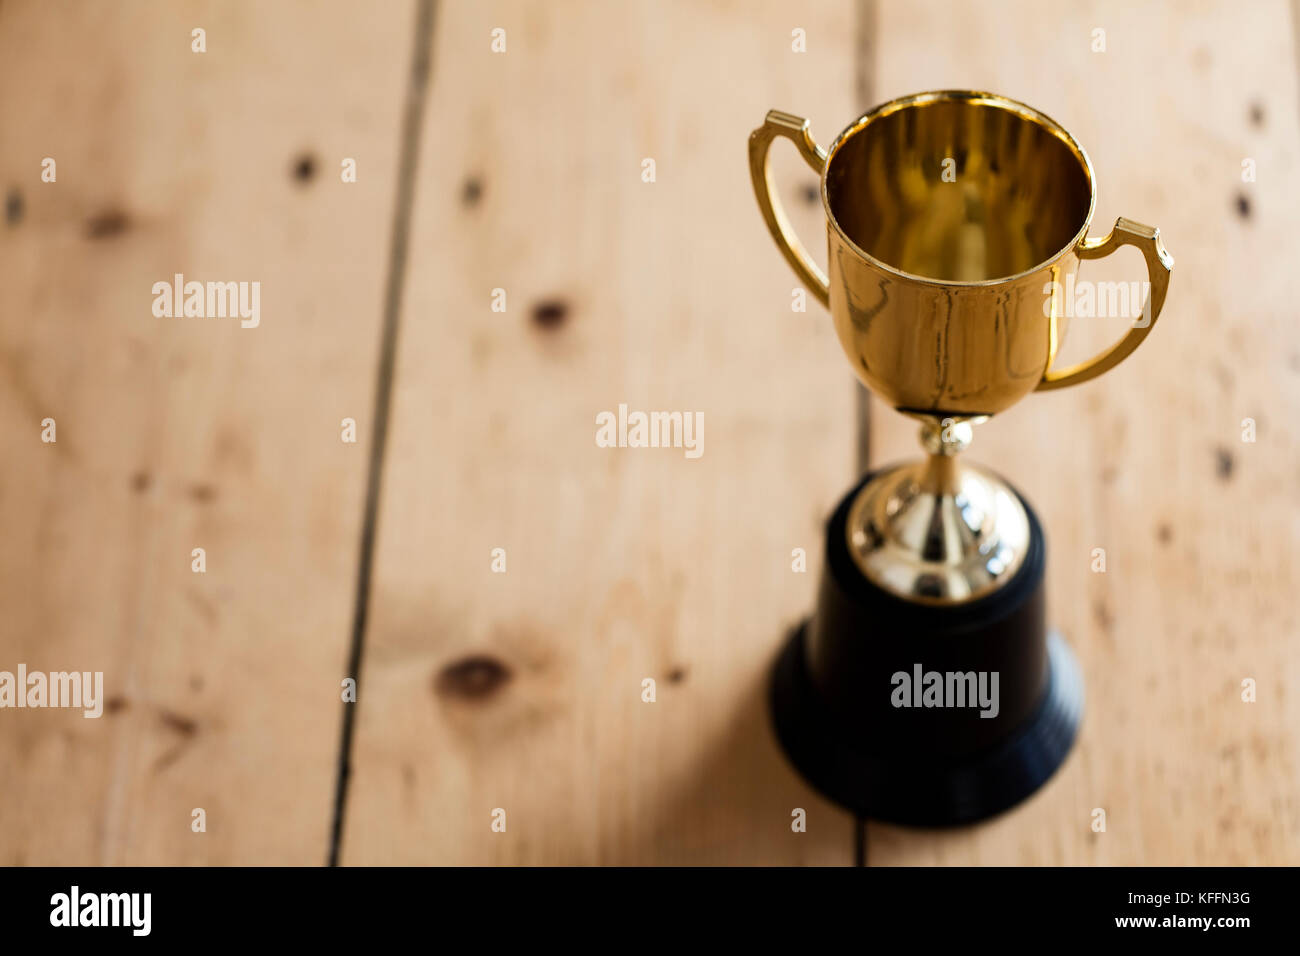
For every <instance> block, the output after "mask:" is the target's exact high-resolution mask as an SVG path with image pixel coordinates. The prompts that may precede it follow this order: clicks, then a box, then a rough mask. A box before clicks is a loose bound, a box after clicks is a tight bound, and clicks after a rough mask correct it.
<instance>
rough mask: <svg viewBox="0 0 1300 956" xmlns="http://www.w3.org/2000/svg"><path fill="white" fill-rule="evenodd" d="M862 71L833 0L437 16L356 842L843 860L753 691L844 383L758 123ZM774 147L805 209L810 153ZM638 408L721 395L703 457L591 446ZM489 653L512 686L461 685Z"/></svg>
mask: <svg viewBox="0 0 1300 956" xmlns="http://www.w3.org/2000/svg"><path fill="white" fill-rule="evenodd" d="M797 26H802V27H803V28H804V29H806V30H807V32H808V36H809V38H810V39H809V44H810V49H812V50H814V51H816V52H815V55H814V54H813V53H808V54H796V53H794V52H792V51H791V30H792V29H794V28H795V27H797ZM494 27H502V28H504V29H505V30H506V37H507V51H506V53H504V54H492V53H491V52H490V50H489V34H490V32H491V30H492V29H493V28H494ZM852 70H853V19H852V11H851V9H849V8H847V7H844V6H843V5H835V4H821V5H814V6H813V7H810V8H807V9H804V10H802V11H801V12H800V14H799V16H798V18H795V19H792V18H791V14H790V12H789V10H788V8H783V7H781V6H778V5H774V4H767V5H758V6H752V7H746V8H745V10H744V11H743V13H742V11H740V10H739V9H725V10H724V9H720V8H717V7H708V6H698V5H686V4H648V3H647V4H630V5H621V4H620V5H611V4H606V3H599V2H590V3H576V4H563V5H558V6H554V7H551V6H548V7H545V8H543V7H540V6H538V5H536V4H528V3H508V4H447V5H445V6H444V7H443V8H442V9H441V10H440V11H439V22H438V26H437V34H436V46H435V57H434V74H433V89H432V92H431V100H430V103H429V111H428V116H427V119H426V123H427V127H426V130H425V139H424V142H425V143H426V144H427V149H426V150H425V155H424V159H423V162H422V164H421V169H420V176H419V181H420V195H419V199H418V204H417V208H416V211H415V218H414V223H413V233H412V242H411V254H412V261H413V266H412V269H411V272H410V276H409V283H408V287H407V291H406V308H405V312H404V315H403V326H402V332H401V346H400V349H399V360H398V368H397V376H396V383H395V397H394V419H393V428H394V431H393V435H392V440H391V443H390V455H389V459H388V461H387V463H386V466H385V473H384V489H383V510H382V514H381V521H380V530H379V541H378V546H377V557H376V566H375V574H376V578H375V587H374V590H373V594H372V602H373V607H372V627H371V629H370V633H369V635H368V637H367V652H366V658H365V667H364V671H363V677H362V687H363V688H364V693H363V695H362V698H361V700H360V702H359V707H360V712H359V715H358V738H357V750H356V757H355V767H354V771H355V775H354V782H353V788H352V797H351V801H350V805H349V813H348V817H347V831H346V835H345V840H344V856H343V858H344V861H345V862H348V863H387V862H401V863H418V862H445V863H484V862H487V863H652V862H844V861H847V860H849V859H851V837H852V822H851V820H850V819H849V818H848V817H847V816H846V815H845V814H844V813H843V812H841V811H839V810H836V809H833V808H832V807H831V806H830V805H828V804H827V803H826V802H825V801H823V800H821V799H820V798H818V797H817V796H815V795H814V794H813V793H811V792H810V791H809V790H808V788H807V787H806V786H804V785H803V784H802V783H801V782H800V781H799V779H798V778H797V777H796V776H795V775H794V773H793V772H792V771H791V770H790V769H789V768H788V767H787V766H786V765H785V763H784V762H783V761H782V760H781V758H780V756H779V754H778V751H777V748H776V745H775V742H774V740H773V738H772V736H771V733H770V731H769V728H768V721H767V716H766V711H765V705H764V700H765V682H766V674H767V667H768V664H769V661H770V658H771V655H772V652H773V650H774V648H775V647H776V646H777V644H778V642H779V640H780V639H781V637H782V635H783V633H784V631H785V630H786V629H787V628H788V627H789V626H790V625H792V624H793V623H794V622H795V621H797V620H798V618H799V617H800V615H802V614H803V613H804V612H805V610H806V609H807V607H808V606H809V603H810V601H811V599H812V594H813V586H814V585H815V583H816V582H815V575H814V574H811V573H809V574H793V573H791V570H790V569H791V551H792V549H794V548H796V547H803V548H804V549H806V550H807V551H808V552H809V553H810V554H811V555H812V559H811V564H812V566H813V567H814V568H815V567H816V562H817V560H818V558H817V550H818V547H819V546H818V541H819V539H820V526H821V520H822V516H823V514H824V513H825V511H826V509H827V508H828V507H829V506H830V505H831V504H832V502H833V501H834V499H835V496H836V495H837V494H838V493H839V492H840V490H841V489H842V487H843V485H844V484H845V482H846V481H847V480H848V479H849V477H850V476H851V461H852V457H851V456H852V435H853V428H854V424H853V418H852V395H853V392H852V388H853V385H852V383H851V381H850V380H849V379H848V378H847V376H845V375H842V374H840V369H839V368H837V367H836V366H835V365H832V364H830V363H829V362H828V361H827V359H828V358H833V352H832V350H833V349H834V347H835V346H834V333H833V331H832V329H831V328H830V325H829V323H828V322H827V321H825V316H824V315H820V314H818V313H817V311H816V306H815V304H814V306H813V307H811V308H810V309H809V310H808V312H806V313H803V314H796V313H793V312H792V311H791V305H790V303H791V290H792V288H793V287H794V286H795V285H796V283H795V281H794V280H793V279H792V277H791V276H790V275H789V274H788V273H787V271H786V269H785V266H784V264H782V263H781V262H780V260H779V259H777V258H776V257H775V255H774V253H773V250H772V248H771V243H770V240H769V239H768V237H767V234H766V232H765V231H764V229H763V226H762V221H761V219H760V218H759V216H758V213H757V210H756V209H755V207H754V204H753V196H752V192H751V189H750V185H749V181H748V177H747V173H746V165H745V144H746V139H747V137H748V134H749V131H750V130H751V129H753V128H754V127H755V126H757V125H759V124H760V123H761V122H762V119H763V116H764V114H765V113H766V111H767V110H768V109H770V108H772V107H774V106H778V105H785V106H788V107H794V106H797V105H799V104H806V105H807V107H808V108H809V109H810V110H811V111H812V112H813V115H814V116H816V117H817V119H818V120H819V121H820V122H822V123H832V122H835V121H837V119H838V118H839V117H843V116H846V115H848V114H849V113H851V112H852V108H853V104H852V102H851V92H852V90H851V83H850V81H851V77H852ZM647 157H649V158H653V159H654V160H655V163H656V181H655V182H653V183H646V182H643V181H642V178H641V173H642V160H643V159H645V158H647ZM781 160H782V164H781V167H780V168H781V169H783V170H784V171H785V174H784V179H783V181H784V182H785V183H787V184H788V185H789V187H790V188H789V189H788V193H789V194H790V195H791V198H792V199H794V200H795V201H796V202H797V203H798V205H799V206H801V207H803V208H802V210H801V213H802V214H801V216H800V225H801V226H802V227H804V228H805V229H806V230H808V231H810V232H813V231H814V230H815V229H816V228H817V220H816V217H815V216H814V215H813V213H814V212H815V211H816V207H814V206H812V205H811V204H809V203H807V202H806V201H804V200H803V199H802V198H801V197H800V196H799V193H800V192H801V188H798V187H802V186H803V185H804V184H814V185H815V182H816V177H815V176H814V175H813V174H812V173H811V172H810V171H809V170H808V169H807V168H806V167H800V166H799V164H798V162H799V161H798V160H797V159H796V158H795V157H794V155H793V150H790V151H789V155H787V154H786V153H785V151H782V154H781ZM468 179H474V180H476V181H478V182H479V183H480V184H481V188H482V197H481V200H480V201H479V202H478V203H477V204H476V205H473V206H467V205H466V203H465V202H464V200H463V187H462V184H463V183H464V182H465V181H466V180H468ZM814 234H815V232H814ZM496 288H500V289H504V290H505V292H506V297H507V298H506V305H507V311H506V312H504V313H495V312H493V311H491V308H490V306H491V302H492V290H493V289H496ZM547 302H558V303H563V306H564V308H565V309H566V314H565V316H564V317H563V319H562V320H561V321H559V322H558V324H554V325H550V326H546V325H539V324H538V322H537V321H536V320H535V319H534V309H535V308H536V306H537V305H538V304H542V303H547ZM828 372H829V374H828ZM621 402H625V403H627V404H628V405H629V407H630V408H632V409H642V410H679V411H696V410H699V411H702V412H703V413H704V419H705V429H704V436H703V437H704V454H703V456H702V457H700V458H698V459H695V460H688V459H687V458H686V456H685V454H684V451H683V450H680V449H609V448H598V447H596V444H595V433H596V427H595V420H596V415H597V414H598V413H599V412H600V411H602V410H611V411H616V410H617V408H618V405H619V403H621ZM498 547H500V548H504V549H505V551H506V562H507V563H506V569H507V570H506V572H505V573H504V574H495V573H492V572H491V552H492V550H493V549H494V548H498ZM476 657H480V658H481V657H486V658H489V659H490V660H491V661H492V662H493V663H494V664H496V665H497V666H499V667H500V668H501V669H502V670H503V671H504V672H505V674H506V675H507V676H506V677H505V679H504V680H502V681H500V682H499V683H497V684H496V685H495V687H494V689H491V690H489V691H487V692H482V691H480V692H479V693H478V694H477V695H474V694H472V693H471V690H472V689H473V688H478V687H479V683H477V682H476V683H474V684H472V685H471V686H468V687H465V688H462V689H461V690H460V691H458V690H457V686H458V685H456V684H449V682H447V681H442V682H440V681H439V679H438V677H439V675H440V674H441V673H442V672H443V671H444V670H446V669H448V668H454V667H456V666H457V665H458V664H461V663H463V662H465V661H466V660H467V659H470V661H471V663H472V659H473V658H476ZM483 666H486V665H483ZM674 675H676V677H677V679H676V680H674ZM645 678H652V679H654V680H655V681H656V682H657V700H656V702H655V703H653V704H651V703H644V702H643V701H642V698H641V694H642V681H643V680H644V679H645ZM496 808H502V809H504V810H505V811H506V832H505V833H494V832H493V831H492V829H491V823H492V812H493V810H494V809H496ZM795 808H803V809H805V810H806V811H807V812H808V814H809V816H810V821H809V825H808V833H806V834H795V833H792V832H791V813H792V811H793V810H794V809H795Z"/></svg>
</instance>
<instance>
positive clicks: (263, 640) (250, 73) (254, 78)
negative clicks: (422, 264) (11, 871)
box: [0, 2, 413, 864]
mask: <svg viewBox="0 0 1300 956" xmlns="http://www.w3.org/2000/svg"><path fill="white" fill-rule="evenodd" d="M412 20H413V14H412V8H411V5H410V4H407V3H392V4H382V5H379V6H378V7H376V8H374V9H368V10H367V9H362V8H360V7H350V8H349V7H343V6H339V7H338V8H337V9H334V10H333V11H332V13H331V15H330V17H329V18H328V19H324V18H321V17H320V16H319V15H318V14H317V12H316V11H315V8H314V7H313V5H312V4H309V3H275V4H260V3H251V2H245V3H237V4H230V3H187V4H183V5H178V4H157V3H129V4H118V3H114V4H99V3H57V4H56V3H39V4H37V3H29V4H20V3H5V4H4V5H3V6H0V65H2V66H0V69H3V73H4V82H3V83H0V142H3V148H2V149H0V184H2V185H3V188H4V189H5V190H6V192H7V194H8V195H10V196H17V197H18V199H17V200H13V201H14V202H19V203H21V207H22V209H21V213H20V214H19V215H18V216H17V217H16V221H12V220H14V219H15V217H13V216H11V217H10V219H11V221H10V222H9V223H8V224H6V225H3V226H0V441H2V442H3V447H4V449H5V463H4V466H3V468H0V529H2V534H3V544H2V545H0V607H3V609H4V615H3V618H4V620H3V623H2V624H0V669H4V670H8V671H11V672H12V671H14V670H15V668H16V667H17V665H18V664H19V663H20V662H24V663H26V664H27V665H28V667H29V668H31V669H32V670H37V669H44V670H85V671H103V673H104V680H105V684H106V695H107V696H108V698H109V700H110V703H109V709H108V712H107V713H105V715H104V716H103V717H102V718H100V719H98V720H93V719H92V720H88V719H84V718H83V717H82V715H81V713H80V712H79V711H66V710H45V711H33V710H23V711H18V710H5V711H3V712H0V780H3V781H4V785H3V794H4V795H3V798H0V863H4V864H14V863H30V864H36V863H41V864H55V863H57V864H101V863H102V864H123V863H134V864H158V863H187V864H188V863H217V864H225V863H295V864H318V863H321V862H323V861H324V859H325V855H326V846H327V843H328V839H329V826H330V816H331V813H332V805H333V786H334V777H335V770H336V763H337V759H336V758H337V750H338V722H339V718H340V716H341V708H342V704H341V702H340V699H339V695H340V687H339V685H340V681H341V679H342V674H341V671H342V668H343V662H344V660H345V658H346V655H347V647H348V641H349V636H350V635H349V629H350V627H351V617H352V606H353V597H354V596H353V590H354V576H355V574H356V562H357V554H358V538H359V534H360V530H359V529H360V519H361V503H362V498H363V495H364V491H365V471H366V457H365V456H366V446H365V444H364V435H365V430H366V427H367V424H368V417H369V415H370V410H371V403H372V394H373V389H374V363H375V356H376V350H377V347H378V344H379V326H380V306H381V300H382V294H383V282H384V277H385V270H386V266H387V254H388V249H387V246H388V232H389V224H390V220H391V216H392V209H391V206H392V202H393V195H394V190H393V180H394V173H395V169H396V165H397V148H398V118H399V114H400V108H401V103H402V92H403V87H404V81H405V77H406V73H407V71H408V69H409V63H408V59H409V40H408V39H407V35H408V32H409V30H410V26H411V22H412ZM195 27H203V28H204V29H206V31H207V52H206V53H203V54H198V53H193V52H191V30H192V29H194V28H195ZM303 155H311V156H313V157H315V174H314V177H313V178H312V179H311V180H309V181H307V182H303V181H301V180H299V179H297V178H296V176H295V168H296V164H297V163H298V161H299V159H300V157H301V156H303ZM47 156H48V157H52V158H54V159H55V161H56V163H57V166H56V171H57V181H56V182H54V183H43V182H42V181H41V178H40V177H41V162H42V159H43V158H44V157H47ZM344 156H352V157H354V158H356V159H357V161H358V164H359V171H360V172H359V177H358V182H357V183H356V184H354V185H344V184H342V183H341V182H340V176H339V173H340V163H341V160H342V158H343V157H344ZM176 272H182V273H184V274H185V275H186V276H187V278H190V279H196V280H199V281H208V280H236V281H237V280H243V281H253V280H257V281H260V282H261V283H262V299H261V323H260V325H259V326H258V327H257V328H255V329H243V328H240V327H239V323H238V320H231V319H218V318H213V319H199V318H190V319H160V318H156V317H155V316H154V315H153V313H152V303H153V295H152V292H151V289H152V286H153V283H154V282H157V281H170V279H171V276H172V275H173V274H174V273H176ZM46 417H52V418H54V419H55V420H56V423H57V439H58V440H57V442H56V443H54V444H42V443H41V440H40V436H41V424H40V423H41V420H42V419H43V418H46ZM345 417H352V418H355V419H356V420H357V422H358V426H359V429H360V433H361V435H362V436H363V438H362V441H361V442H360V443H358V444H344V443H343V442H342V441H341V439H340V434H341V429H340V421H341V420H342V419H343V418H345ZM198 547H201V548H204V549H205V550H206V562H207V571H206V573H204V574H195V573H193V572H192V571H191V556H190V555H191V551H192V549H194V548H198ZM196 807H199V808H203V809H204V810H205V811H206V814H207V832H206V833H201V834H200V833H194V832H192V831H191V812H192V810H193V809H194V808H196Z"/></svg>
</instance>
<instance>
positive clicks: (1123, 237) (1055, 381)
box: [1035, 216, 1174, 392]
mask: <svg viewBox="0 0 1300 956" xmlns="http://www.w3.org/2000/svg"><path fill="white" fill-rule="evenodd" d="M1120 246H1136V247H1137V249H1138V250H1139V251H1140V252H1141V253H1142V258H1143V259H1145V260H1146V263H1147V277H1148V279H1149V285H1150V286H1151V292H1150V298H1149V299H1148V300H1147V301H1146V302H1144V303H1143V304H1142V319H1140V320H1139V321H1137V322H1134V323H1133V327H1132V328H1131V329H1129V330H1128V334H1127V335H1125V336H1124V337H1123V338H1122V339H1120V340H1119V341H1118V342H1116V343H1115V344H1114V345H1112V346H1111V347H1110V348H1109V349H1107V350H1106V351H1105V352H1102V353H1101V354H1100V355H1098V356H1096V357H1095V358H1091V359H1089V360H1088V361H1086V362H1080V363H1079V364H1078V365H1071V366H1070V367H1069V368H1063V369H1061V370H1060V371H1059V372H1058V371H1056V370H1054V369H1051V368H1049V369H1047V371H1045V372H1044V373H1043V380H1042V381H1041V382H1039V383H1038V387H1037V388H1036V389H1035V391H1039V392H1045V391H1049V390H1051V389H1054V388H1065V387H1067V386H1069V385H1078V384H1079V383H1080V382H1086V381H1088V380H1089V379H1092V378H1096V377H1097V376H1098V375H1101V374H1102V373H1103V372H1109V371H1110V370H1111V369H1113V368H1114V367H1115V366H1116V365H1118V364H1119V363H1120V362H1122V361H1124V360H1125V359H1126V358H1128V357H1129V356H1130V355H1131V354H1132V353H1133V350H1134V349H1136V348H1137V347H1138V346H1139V345H1141V344H1142V340H1143V339H1144V338H1146V337H1147V333H1148V332H1150V331H1151V329H1152V327H1153V326H1154V325H1155V324H1156V319H1158V318H1159V317H1160V310H1161V309H1163V308H1164V307H1165V293H1166V292H1168V291H1169V276H1170V273H1172V272H1173V268H1174V257H1173V256H1171V255H1170V254H1169V253H1168V252H1167V251H1166V250H1165V246H1164V243H1162V242H1161V241H1160V230H1159V229H1157V228H1156V227H1155V226H1144V225H1142V223H1140V222H1134V221H1133V220H1132V219H1125V218H1123V217H1122V216H1121V217H1120V218H1119V219H1116V220H1115V228H1114V229H1112V230H1111V231H1110V233H1109V234H1108V235H1106V236H1105V237H1104V238H1102V239H1084V240H1083V241H1082V242H1080V243H1079V244H1078V246H1076V247H1075V250H1074V251H1075V253H1076V254H1077V255H1078V256H1079V258H1080V259H1100V258H1101V257H1102V256H1108V255H1110V254H1111V253H1112V252H1114V251H1115V250H1116V249H1118V248H1119V247H1120ZM1148 307H1149V308H1150V310H1151V320H1150V321H1146V314H1147V309H1148Z"/></svg>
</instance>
